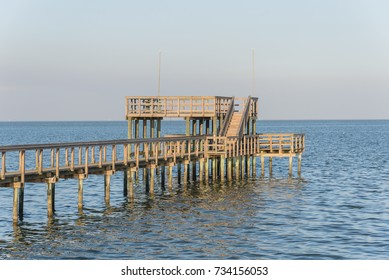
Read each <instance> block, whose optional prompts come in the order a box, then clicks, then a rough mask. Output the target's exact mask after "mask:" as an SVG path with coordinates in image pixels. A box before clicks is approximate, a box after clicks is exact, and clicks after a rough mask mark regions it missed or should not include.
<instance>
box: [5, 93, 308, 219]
mask: <svg viewBox="0 0 389 280" xmlns="http://www.w3.org/2000/svg"><path fill="white" fill-rule="evenodd" d="M166 117H169V118H172V117H173V118H184V119H185V123H186V126H185V128H186V130H185V134H180V135H164V137H161V126H162V120H163V118H166ZM257 118H258V98H255V97H247V98H234V97H221V96H208V97H207V96H187V97H185V96H175V97H171V96H169V97H163V96H159V97H156V96H139V97H133V96H128V97H126V119H127V122H128V139H122V140H110V141H91V142H73V143H50V144H31V145H13V146H0V153H1V169H0V187H9V188H13V222H14V223H17V222H18V221H19V220H23V208H24V188H25V187H26V184H27V183H45V184H46V185H47V215H48V217H52V216H53V215H54V211H55V184H56V183H57V182H58V181H59V180H62V179H76V180H77V181H78V208H79V209H82V207H83V188H84V185H83V180H84V179H85V178H87V177H88V175H89V174H101V175H103V176H104V197H105V202H106V203H109V201H110V185H111V184H110V181H111V176H113V175H114V174H115V173H118V172H122V173H123V195H124V196H126V197H129V198H133V197H134V195H135V192H134V188H135V184H136V183H135V182H136V178H137V177H138V176H139V174H140V173H141V172H142V174H143V185H144V189H145V191H146V192H147V193H148V194H149V195H150V196H153V195H154V193H155V189H156V187H161V188H162V189H165V188H166V186H167V187H168V189H169V190H171V189H172V186H173V174H177V175H176V179H177V180H178V183H179V184H181V183H183V184H187V183H188V182H189V181H199V182H200V183H205V184H207V183H209V182H210V181H216V180H219V181H221V182H224V181H226V180H227V181H232V180H239V179H241V178H244V177H252V176H253V177H254V176H257V173H260V175H261V176H264V175H265V158H268V161H267V162H268V168H269V174H270V175H271V174H272V162H273V158H278V157H288V158H289V170H288V173H289V176H292V174H293V158H295V157H297V174H298V175H300V174H301V156H302V153H303V151H304V146H305V143H304V142H305V139H304V135H303V134H261V133H258V132H257V130H256V121H257ZM258 159H259V160H260V172H257V160H258ZM173 168H174V169H175V170H173ZM173 171H175V172H173ZM156 176H160V180H158V181H160V186H156V181H157V180H156Z"/></svg>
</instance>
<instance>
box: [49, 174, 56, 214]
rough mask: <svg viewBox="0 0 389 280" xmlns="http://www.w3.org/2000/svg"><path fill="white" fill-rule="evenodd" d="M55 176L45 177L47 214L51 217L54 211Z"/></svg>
mask: <svg viewBox="0 0 389 280" xmlns="http://www.w3.org/2000/svg"><path fill="white" fill-rule="evenodd" d="M56 182H57V178H55V177H53V178H47V179H46V183H47V216H48V217H49V218H51V217H53V215H54V211H55V183H56Z"/></svg>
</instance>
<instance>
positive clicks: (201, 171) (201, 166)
mask: <svg viewBox="0 0 389 280" xmlns="http://www.w3.org/2000/svg"><path fill="white" fill-rule="evenodd" d="M199 180H200V183H203V181H204V158H200V160H199Z"/></svg>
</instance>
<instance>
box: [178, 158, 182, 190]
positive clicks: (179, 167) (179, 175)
mask: <svg viewBox="0 0 389 280" xmlns="http://www.w3.org/2000/svg"><path fill="white" fill-rule="evenodd" d="M181 177H182V175H181V163H178V164H177V183H178V184H179V185H180V184H181Z"/></svg>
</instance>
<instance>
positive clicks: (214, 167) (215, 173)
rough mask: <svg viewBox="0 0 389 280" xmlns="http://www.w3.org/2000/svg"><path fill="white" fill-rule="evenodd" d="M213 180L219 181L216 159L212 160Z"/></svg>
mask: <svg viewBox="0 0 389 280" xmlns="http://www.w3.org/2000/svg"><path fill="white" fill-rule="evenodd" d="M212 179H213V180H214V181H216V179H217V162H216V158H212Z"/></svg>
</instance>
